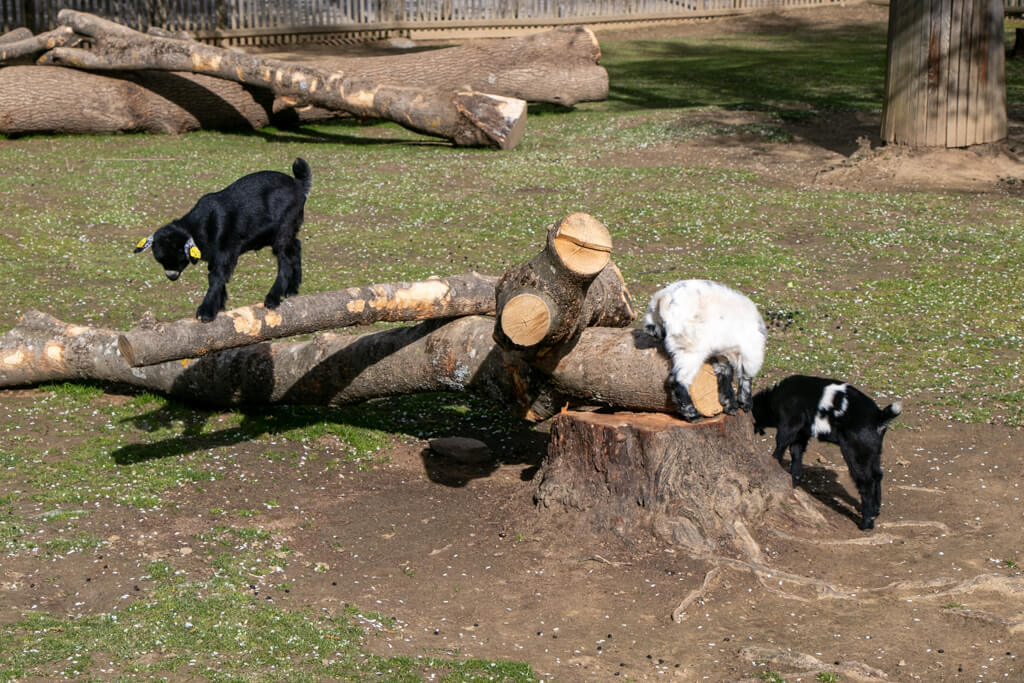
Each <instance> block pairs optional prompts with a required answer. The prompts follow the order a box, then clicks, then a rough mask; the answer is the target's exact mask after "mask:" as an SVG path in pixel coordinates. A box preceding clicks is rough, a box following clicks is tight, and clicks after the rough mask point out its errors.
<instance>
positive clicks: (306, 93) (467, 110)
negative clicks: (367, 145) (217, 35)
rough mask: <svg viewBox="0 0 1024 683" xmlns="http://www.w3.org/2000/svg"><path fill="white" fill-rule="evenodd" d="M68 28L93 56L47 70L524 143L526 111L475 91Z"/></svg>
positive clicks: (475, 141) (62, 59)
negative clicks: (235, 94) (163, 80)
mask: <svg viewBox="0 0 1024 683" xmlns="http://www.w3.org/2000/svg"><path fill="white" fill-rule="evenodd" d="M58 21H59V22H60V23H61V25H65V26H70V27H71V28H73V29H74V31H75V33H77V34H79V35H82V36H86V37H88V38H89V39H90V41H89V42H90V45H89V47H88V49H83V48H72V47H56V48H54V49H52V50H49V51H48V52H46V53H45V54H44V55H43V56H42V57H40V58H39V63H40V64H47V65H64V66H71V67H75V68H79V69H86V70H136V69H153V70H161V71H188V72H194V73H200V74H206V75H210V76H216V77H218V78H224V79H228V80H234V81H238V82H240V83H245V84H248V85H252V86H259V87H264V88H268V89H269V90H271V91H272V92H273V93H274V94H275V95H277V96H279V97H282V98H287V99H288V101H290V102H294V103H295V104H297V105H314V106H320V107H325V108H327V109H332V110H341V111H345V112H348V113H350V114H352V115H355V116H358V117H363V118H381V119H387V120H391V121H395V122H397V123H399V124H400V125H402V126H404V127H406V128H409V129H410V130H414V131H416V132H419V133H423V134H425V135H431V136H435V137H442V138H446V139H449V140H451V141H453V142H454V143H455V144H457V145H463V146H487V147H496V148H499V149H511V148H513V147H515V146H516V145H517V144H518V142H519V140H520V139H521V138H522V134H523V131H524V127H525V125H526V103H525V102H524V101H522V100H519V99H516V98H509V97H502V96H499V95H490V94H486V93H480V92H476V91H472V90H460V91H456V92H452V91H449V90H442V91H439V90H432V89H423V88H417V87H410V86H392V85H390V84H387V83H377V82H374V81H371V80H369V79H366V78H362V77H360V76H358V75H349V74H345V73H339V72H333V73H332V72H329V71H326V70H323V69H319V68H315V67H312V66H304V65H296V64H289V63H286V62H282V61H279V60H272V59H262V58H260V57H256V56H253V55H247V54H244V53H240V52H235V51H232V50H225V49H221V48H217V47H212V46H208V45H202V44H200V43H196V42H194V41H185V40H178V39H173V38H164V37H159V36H151V35H146V34H142V33H139V32H137V31H134V30H132V29H129V28H127V27H124V26H121V25H119V24H116V23H114V22H110V21H106V20H104V19H100V18H99V17H96V16H93V15H90V14H86V13H82V12H76V11H73V10H67V9H65V10H61V12H60V13H59V15H58Z"/></svg>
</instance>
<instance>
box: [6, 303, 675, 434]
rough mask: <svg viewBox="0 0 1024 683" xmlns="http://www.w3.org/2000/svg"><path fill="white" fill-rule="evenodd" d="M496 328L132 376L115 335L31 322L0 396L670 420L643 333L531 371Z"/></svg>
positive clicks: (477, 326) (586, 341)
mask: <svg viewBox="0 0 1024 683" xmlns="http://www.w3.org/2000/svg"><path fill="white" fill-rule="evenodd" d="M493 330H494V320H493V319H492V318H484V317H477V316H469V317H465V318H456V319H455V320H451V321H430V322H426V323H421V324H419V325H414V326H411V327H401V328H395V329H391V330H385V331H383V332H374V333H368V334H363V335H340V334H321V335H318V336H317V337H315V338H314V339H312V340H310V341H303V342H277V343H261V344H253V345H250V346H244V347H241V348H238V349H230V350H226V351H218V352H215V353H211V354H208V355H206V356H203V357H202V358H199V359H197V360H188V361H168V362H166V363H160V364H157V365H148V366H145V367H141V368H132V367H131V366H129V365H128V363H127V362H126V361H125V359H124V357H123V356H122V355H121V354H120V352H119V351H118V336H119V333H118V332H117V331H115V330H108V329H103V328H94V327H86V326H81V325H71V324H67V323H64V322H61V321H60V320H57V319H56V318H54V317H52V316H49V315H46V314H45V313H39V312H35V311H30V312H28V313H26V314H24V315H23V316H22V318H21V320H20V321H19V323H18V325H16V326H15V327H14V328H13V329H11V330H10V331H8V332H7V333H5V334H3V335H0V387H15V386H27V385H33V384H39V383H42V382H54V381H66V380H81V379H88V380H97V381H102V382H111V383H120V384H128V385H131V386H135V387H140V388H144V389H147V390H149V391H153V392H156V393H161V394H166V395H168V396H173V397H175V398H179V399H181V400H184V401H189V402H195V403H201V404H208V405H216V406H232V405H240V404H268V403H304V404H314V405H335V404H343V403H357V402H360V401H366V400H368V399H371V398H378V397H382V396H394V395H398V394H411V393H424V392H436V391H474V392H477V393H480V394H482V395H485V396H487V397H489V398H491V399H493V400H496V401H498V402H500V403H502V404H504V405H506V406H508V407H509V408H510V409H511V410H512V411H513V412H515V413H516V414H518V415H521V416H524V417H526V418H527V419H531V420H543V419H547V418H548V417H550V416H551V415H553V414H555V413H556V412H557V411H558V410H559V409H561V408H562V407H564V406H565V404H566V402H570V403H573V404H576V405H602V406H610V407H617V408H620V409H625V410H640V411H662V412H673V411H674V410H675V408H674V406H673V404H672V401H671V399H670V398H669V395H668V392H667V391H666V388H665V380H666V378H667V377H668V374H669V370H670V365H671V364H670V362H669V359H668V356H667V355H666V354H665V353H664V351H663V350H662V349H661V348H660V346H658V345H657V344H655V343H654V340H652V339H651V338H650V337H648V336H647V335H646V334H644V333H643V332H640V331H638V330H633V329H616V328H607V327H594V328H589V329H587V330H584V332H583V334H582V335H580V338H579V340H578V341H577V343H576V345H575V346H574V347H573V348H572V350H571V351H569V352H568V353H566V354H564V355H562V356H561V357H560V358H558V359H557V361H556V360H555V359H548V362H549V363H551V365H550V366H549V367H544V368H533V367H530V366H529V365H527V364H526V363H525V362H523V361H522V360H521V359H519V358H518V357H517V356H516V355H515V354H510V353H507V352H505V351H504V350H502V349H501V348H500V347H499V346H497V345H496V344H495V342H494V339H493Z"/></svg>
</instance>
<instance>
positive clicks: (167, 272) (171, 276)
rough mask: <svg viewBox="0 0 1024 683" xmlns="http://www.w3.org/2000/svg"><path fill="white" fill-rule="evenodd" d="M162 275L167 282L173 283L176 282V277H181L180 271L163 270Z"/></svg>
mask: <svg viewBox="0 0 1024 683" xmlns="http://www.w3.org/2000/svg"><path fill="white" fill-rule="evenodd" d="M164 275H166V276H167V279H168V280H171V281H172V282H173V281H174V280H177V279H178V277H179V276H180V275H181V271H180V270H165V271H164Z"/></svg>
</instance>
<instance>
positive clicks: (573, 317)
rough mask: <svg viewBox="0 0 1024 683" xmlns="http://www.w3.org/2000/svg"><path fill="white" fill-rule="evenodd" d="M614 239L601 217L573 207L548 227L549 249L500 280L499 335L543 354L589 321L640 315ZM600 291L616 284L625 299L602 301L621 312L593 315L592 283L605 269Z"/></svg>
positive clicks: (620, 321)
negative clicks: (615, 260) (614, 256)
mask: <svg viewBox="0 0 1024 683" xmlns="http://www.w3.org/2000/svg"><path fill="white" fill-rule="evenodd" d="M611 248H612V240H611V235H610V234H609V233H608V229H607V228H606V227H605V226H604V225H603V224H602V223H601V222H600V221H598V220H597V219H596V218H594V217H593V216H590V215H588V214H585V213H573V214H570V215H568V216H566V217H565V218H563V219H562V220H560V221H558V222H557V223H555V224H554V225H552V226H550V227H549V228H548V234H547V242H546V244H545V247H544V249H543V250H542V251H541V252H540V253H539V254H537V255H536V256H534V257H533V258H532V259H530V260H529V261H527V262H526V263H523V264H521V265H519V266H516V267H514V268H511V269H509V270H508V271H506V272H505V274H504V275H503V276H502V277H501V280H500V281H499V282H498V289H497V318H498V322H497V324H496V325H495V328H494V334H495V339H496V340H497V342H498V343H499V344H501V345H502V346H503V347H505V348H507V349H510V350H517V351H522V352H529V353H530V354H531V355H533V356H543V355H545V354H546V353H548V352H551V351H556V350H558V349H560V348H563V347H564V346H566V345H568V344H570V343H571V341H572V340H573V339H574V338H576V337H577V336H578V335H579V333H580V332H581V331H582V330H583V328H584V327H586V326H588V325H594V324H602V325H607V326H625V325H629V324H630V323H632V322H633V319H634V318H635V317H636V316H635V312H634V310H633V307H632V300H631V298H630V296H629V292H628V290H627V289H626V286H625V283H624V282H623V281H622V274H621V273H620V272H619V270H618V269H617V268H616V267H615V266H614V265H613V264H612V263H611V261H610V258H611ZM602 274H603V275H604V277H603V278H602V285H600V286H599V287H598V290H597V291H600V292H601V293H602V294H607V292H608V290H609V289H611V290H617V294H618V297H619V299H620V303H621V305H620V306H618V307H617V308H616V307H602V311H604V312H605V313H606V314H607V312H608V311H609V310H615V311H617V313H618V316H617V317H616V318H614V319H611V318H606V319H605V320H603V321H602V322H601V323H597V322H596V321H593V320H592V319H591V318H592V317H593V316H592V313H593V312H594V311H593V310H591V309H589V308H588V306H587V300H588V298H589V293H588V288H589V287H590V286H591V285H592V283H594V282H595V280H597V279H598V278H599V277H600V276H601V275H602Z"/></svg>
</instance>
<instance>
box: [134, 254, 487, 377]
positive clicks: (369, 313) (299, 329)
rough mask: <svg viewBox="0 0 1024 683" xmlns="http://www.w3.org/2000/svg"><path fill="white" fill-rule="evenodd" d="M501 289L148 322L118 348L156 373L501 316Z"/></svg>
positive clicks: (426, 285) (458, 287)
mask: <svg viewBox="0 0 1024 683" xmlns="http://www.w3.org/2000/svg"><path fill="white" fill-rule="evenodd" d="M497 281H498V278H496V277H492V276H489V275H480V274H479V273H467V274H465V275H454V276H451V277H445V278H436V279H431V280H425V281H421V282H394V283H388V284H379V285H368V286H365V287H350V288H348V289H344V290H341V291H336V292H319V293H317V294H306V295H302V296H296V297H292V298H290V299H285V300H284V301H282V302H281V305H280V306H279V307H278V308H276V309H274V310H270V309H267V308H265V307H263V306H262V305H257V306H243V307H241V308H236V309H234V310H231V311H226V312H224V313H221V314H220V315H218V316H217V317H216V318H215V319H214V320H212V321H211V322H208V323H203V322H198V321H196V320H194V319H189V320H178V321H176V322H170V323H157V322H155V321H154V322H147V323H144V324H142V325H140V326H138V327H135V328H133V329H131V330H128V331H127V332H125V333H123V334H121V335H119V337H118V341H117V346H118V349H120V351H121V355H122V356H124V358H125V360H126V361H127V363H128V364H129V365H132V366H142V365H155V364H156V363H162V362H164V361H169V360H179V359H182V358H195V357H197V356H202V355H205V354H207V353H211V352H213V351H220V350H222V349H229V348H234V347H238V346H246V345H248V344H255V343H258V342H261V341H267V340H269V339H278V338H281V337H292V336H296V335H300V334H307V333H309V332H319V331H322V330H328V329H334V328H339V327H349V326H352V325H370V324H372V323H376V322H404V321H413V320H429V319H433V318H453V317H459V316H465V315H487V314H489V313H493V312H494V285H495V283H497Z"/></svg>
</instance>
